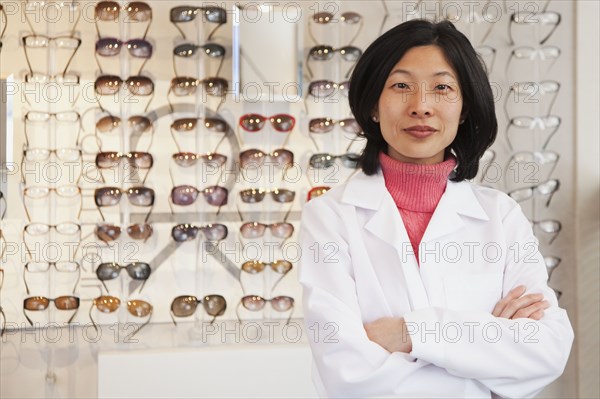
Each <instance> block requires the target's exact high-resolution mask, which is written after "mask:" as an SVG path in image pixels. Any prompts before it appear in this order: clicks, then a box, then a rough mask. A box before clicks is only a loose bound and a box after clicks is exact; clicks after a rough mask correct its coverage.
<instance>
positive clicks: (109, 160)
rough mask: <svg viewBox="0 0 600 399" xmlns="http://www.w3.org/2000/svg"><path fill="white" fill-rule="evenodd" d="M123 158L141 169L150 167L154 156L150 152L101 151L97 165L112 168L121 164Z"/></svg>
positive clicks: (97, 157)
mask: <svg viewBox="0 0 600 399" xmlns="http://www.w3.org/2000/svg"><path fill="white" fill-rule="evenodd" d="M122 159H125V160H127V162H128V163H131V164H133V165H135V167H137V168H140V169H150V168H151V167H152V165H153V164H154V158H153V157H152V154H150V153H149V152H139V151H133V152H128V153H126V154H123V153H120V152H114V151H108V152H99V153H98V154H97V155H96V166H97V167H98V168H99V169H110V168H114V167H116V166H118V165H119V163H120V162H121V160H122Z"/></svg>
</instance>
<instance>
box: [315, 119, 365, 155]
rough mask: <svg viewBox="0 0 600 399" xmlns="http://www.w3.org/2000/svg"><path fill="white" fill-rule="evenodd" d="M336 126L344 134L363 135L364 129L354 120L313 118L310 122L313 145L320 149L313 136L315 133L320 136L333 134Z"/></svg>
mask: <svg viewBox="0 0 600 399" xmlns="http://www.w3.org/2000/svg"><path fill="white" fill-rule="evenodd" d="M335 125H338V126H339V127H340V128H341V129H342V130H343V131H344V132H346V133H350V134H353V135H355V136H358V135H359V134H360V133H362V128H361V127H360V125H359V124H358V122H356V119H354V118H346V119H340V120H334V119H331V118H313V119H311V120H310V121H309V122H308V132H309V135H310V138H311V140H312V141H313V144H314V145H315V147H316V148H317V149H319V146H318V145H317V142H316V141H315V139H314V138H313V137H312V135H313V134H315V133H319V134H320V133H329V132H332V131H333V129H334V128H335Z"/></svg>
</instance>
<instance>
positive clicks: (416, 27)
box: [348, 20, 498, 182]
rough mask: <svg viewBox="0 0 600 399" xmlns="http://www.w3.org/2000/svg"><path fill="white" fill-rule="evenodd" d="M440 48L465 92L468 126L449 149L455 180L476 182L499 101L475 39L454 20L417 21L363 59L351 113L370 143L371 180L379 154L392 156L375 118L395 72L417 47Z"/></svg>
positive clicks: (365, 163)
mask: <svg viewBox="0 0 600 399" xmlns="http://www.w3.org/2000/svg"><path fill="white" fill-rule="evenodd" d="M427 45H435V46H438V47H439V48H440V49H441V50H442V52H443V53H444V55H445V57H446V61H447V62H448V63H449V64H450V66H452V68H453V69H454V71H456V74H457V75H458V76H457V77H458V84H459V86H460V90H461V93H462V99H463V109H462V119H464V122H463V123H462V124H460V125H458V133H457V135H456V138H455V139H454V141H453V142H452V143H451V144H450V145H449V146H448V148H447V149H446V153H448V151H450V152H452V153H454V155H455V156H456V158H457V167H456V173H455V175H454V176H453V177H452V179H451V180H453V181H457V182H458V181H462V180H465V179H472V178H474V177H475V176H476V175H477V170H478V168H479V160H480V158H481V157H482V156H483V153H484V152H485V150H487V149H488V148H489V147H490V146H491V145H492V143H493V142H494V140H495V139H496V134H497V132H498V121H497V120H496V113H495V109H494V97H493V93H492V89H491V87H490V84H489V81H488V77H487V73H486V69H485V64H484V63H483V61H482V60H481V59H480V57H479V56H478V55H477V53H476V52H475V49H474V48H473V46H472V45H471V43H470V42H469V39H467V37H466V36H465V35H463V34H462V33H461V32H459V31H458V30H457V29H456V27H455V26H454V25H453V24H452V23H451V22H449V21H441V22H438V23H433V22H430V21H426V20H411V21H407V22H404V23H402V24H400V25H398V26H396V27H395V28H393V29H391V30H389V31H387V32H386V33H384V34H383V35H382V36H380V37H379V38H377V39H376V40H375V41H374V42H373V43H372V44H371V45H370V46H369V47H368V48H367V49H366V50H365V52H364V54H363V55H362V57H361V58H360V59H359V60H358V63H357V64H356V67H355V68H354V71H353V73H352V77H351V80H350V93H349V96H348V100H349V102H350V109H351V110H352V113H353V114H354V117H355V118H356V121H357V122H358V124H359V125H360V126H361V128H362V130H363V132H362V133H361V135H362V136H364V137H365V138H366V139H367V144H366V146H365V149H364V151H363V153H362V154H361V156H360V160H359V162H360V166H361V168H362V170H363V172H364V173H365V174H367V175H373V174H375V173H377V171H378V170H379V166H380V165H379V153H380V152H382V151H383V152H385V153H387V148H388V145H387V143H386V142H385V140H384V139H383V136H382V134H381V129H380V127H379V124H378V123H375V122H374V121H373V120H372V119H371V116H372V115H373V111H374V110H376V108H377V104H378V102H379V97H380V95H381V92H382V90H383V88H384V85H385V82H386V81H387V78H388V76H389V74H390V72H391V71H392V68H393V67H394V66H395V65H396V64H397V63H398V62H399V61H400V59H401V58H402V57H403V56H404V54H406V52H408V51H409V50H410V49H411V48H413V47H418V46H427Z"/></svg>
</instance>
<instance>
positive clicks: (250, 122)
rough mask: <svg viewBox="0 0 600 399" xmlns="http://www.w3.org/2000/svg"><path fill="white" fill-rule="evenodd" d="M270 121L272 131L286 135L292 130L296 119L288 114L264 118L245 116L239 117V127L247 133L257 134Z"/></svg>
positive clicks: (256, 115) (257, 115) (254, 115)
mask: <svg viewBox="0 0 600 399" xmlns="http://www.w3.org/2000/svg"><path fill="white" fill-rule="evenodd" d="M267 120H268V121H270V122H271V125H272V126H273V129H275V130H277V131H278V132H282V133H287V132H290V131H292V130H293V129H294V126H295V125H296V118H294V117H293V116H292V115H288V114H277V115H273V116H271V117H266V116H263V115H259V114H246V115H243V116H242V117H240V124H239V125H240V126H241V127H242V129H244V130H245V131H247V132H252V133H254V132H258V131H259V130H262V128H264V127H265V123H266V121H267Z"/></svg>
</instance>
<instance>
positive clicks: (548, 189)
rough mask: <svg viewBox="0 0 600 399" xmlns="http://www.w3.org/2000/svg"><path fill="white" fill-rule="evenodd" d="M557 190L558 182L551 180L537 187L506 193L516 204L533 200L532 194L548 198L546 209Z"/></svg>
mask: <svg viewBox="0 0 600 399" xmlns="http://www.w3.org/2000/svg"><path fill="white" fill-rule="evenodd" d="M559 188H560V181H558V180H557V179H551V180H548V181H546V182H544V183H542V184H538V185H537V186H532V187H526V188H520V189H517V190H512V191H510V192H509V193H508V195H509V196H510V197H511V198H512V199H514V200H515V201H517V202H522V201H526V200H528V199H531V198H533V196H534V194H538V195H542V196H548V200H547V201H546V207H548V206H550V201H552V197H553V196H554V194H555V193H556V192H557V191H558V189H559Z"/></svg>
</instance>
